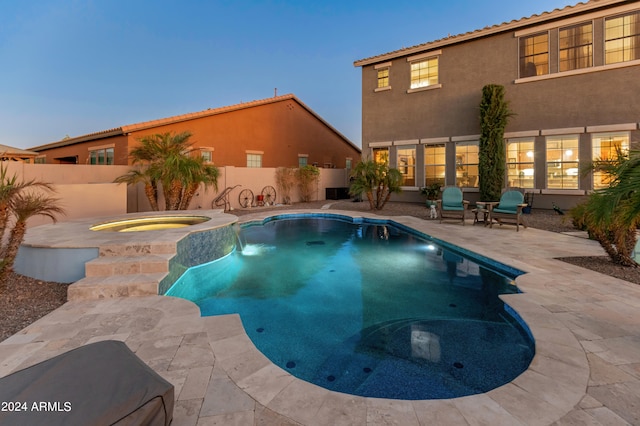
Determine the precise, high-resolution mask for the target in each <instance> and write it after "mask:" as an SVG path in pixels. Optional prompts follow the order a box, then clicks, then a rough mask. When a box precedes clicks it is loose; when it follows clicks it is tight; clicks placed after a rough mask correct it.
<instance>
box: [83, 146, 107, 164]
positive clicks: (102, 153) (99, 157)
mask: <svg viewBox="0 0 640 426" xmlns="http://www.w3.org/2000/svg"><path fill="white" fill-rule="evenodd" d="M89 164H98V165H103V164H106V165H111V164H113V148H99V149H91V150H89Z"/></svg>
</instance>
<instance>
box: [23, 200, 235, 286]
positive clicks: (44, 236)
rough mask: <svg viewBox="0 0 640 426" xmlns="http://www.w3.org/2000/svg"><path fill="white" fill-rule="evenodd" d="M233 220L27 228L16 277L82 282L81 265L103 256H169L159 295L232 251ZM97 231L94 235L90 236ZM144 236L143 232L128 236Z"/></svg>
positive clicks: (167, 217) (222, 216)
mask: <svg viewBox="0 0 640 426" xmlns="http://www.w3.org/2000/svg"><path fill="white" fill-rule="evenodd" d="M237 219H238V218H237V217H235V216H233V215H229V214H226V213H224V211H222V210H186V211H180V212H166V211H160V212H144V213H129V214H122V215H119V216H111V217H98V218H96V217H93V218H81V219H74V220H70V221H63V222H58V223H55V224H47V225H40V226H36V227H33V228H29V231H28V232H27V235H26V238H25V241H24V242H23V243H22V245H21V246H20V250H19V251H18V257H17V258H16V262H15V265H14V267H15V270H16V272H18V273H20V274H22V275H26V276H29V277H32V278H36V279H41V280H45V281H56V282H62V283H73V282H76V281H79V280H81V279H83V278H85V276H86V274H85V264H86V263H87V262H90V261H92V260H94V259H96V258H98V257H99V256H100V253H106V255H107V256H124V257H131V256H132V255H138V254H139V255H144V254H145V253H146V254H154V253H160V252H161V253H167V250H169V251H170V252H171V253H174V252H175V255H174V256H173V257H172V258H171V259H170V261H169V262H170V264H169V274H168V275H167V276H166V277H165V278H164V279H163V280H162V283H161V284H160V287H159V288H160V294H162V293H163V292H164V291H166V289H167V288H168V287H169V286H170V285H171V284H173V282H174V281H175V280H176V279H177V278H178V277H179V276H180V275H181V274H182V272H183V271H184V270H186V269H187V268H189V267H191V266H194V265H199V264H202V263H207V262H210V261H212V260H215V259H218V258H220V257H223V256H225V255H227V254H228V253H229V252H230V251H231V250H233V248H234V247H235V242H236V238H237V237H236V234H235V231H234V229H233V227H232V225H233V224H234V223H235V222H236V221H237ZM96 231H98V232H96ZM132 231H148V232H132Z"/></svg>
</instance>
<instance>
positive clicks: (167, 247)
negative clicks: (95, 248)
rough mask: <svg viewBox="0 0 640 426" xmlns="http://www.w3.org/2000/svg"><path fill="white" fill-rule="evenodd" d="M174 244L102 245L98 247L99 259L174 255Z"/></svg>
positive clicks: (160, 242)
mask: <svg viewBox="0 0 640 426" xmlns="http://www.w3.org/2000/svg"><path fill="white" fill-rule="evenodd" d="M176 251H177V249H176V243H175V242H164V241H156V242H144V243H139V244H138V243H127V244H103V245H101V246H100V252H99V255H100V257H122V256H127V257H131V256H146V255H149V254H171V253H174V254H175V253H176Z"/></svg>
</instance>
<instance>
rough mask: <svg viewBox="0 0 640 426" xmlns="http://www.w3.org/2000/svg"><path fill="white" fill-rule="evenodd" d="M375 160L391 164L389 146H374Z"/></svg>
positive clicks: (379, 162)
mask: <svg viewBox="0 0 640 426" xmlns="http://www.w3.org/2000/svg"><path fill="white" fill-rule="evenodd" d="M373 161H374V162H375V163H378V164H389V148H386V147H385V148H373Z"/></svg>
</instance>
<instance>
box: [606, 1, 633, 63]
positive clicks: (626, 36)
mask: <svg viewBox="0 0 640 426" xmlns="http://www.w3.org/2000/svg"><path fill="white" fill-rule="evenodd" d="M633 15H635V16H636V19H637V22H636V23H629V24H626V23H625V22H624V19H625V18H627V17H631V16H633ZM615 19H622V20H623V23H622V25H621V26H620V25H619V26H617V27H611V28H619V27H622V35H621V36H611V37H610V36H609V34H608V30H609V29H610V28H608V27H607V23H608V22H610V21H613V20H615ZM627 25H628V26H629V27H631V26H637V29H636V31H637V32H636V33H631V34H625V29H626V27H627ZM603 33H604V64H605V65H611V64H619V63H623V62H631V61H635V60H640V10H634V11H630V12H626V13H620V14H617V15H612V16H606V17H605V18H604V28H603ZM634 38H637V40H638V46H636V47H635V48H631V47H627V46H626V44H627V42H628V41H631V43H630V44H631V45H633V44H634V43H633V39H634ZM617 41H620V42H621V44H622V47H621V48H618V49H615V48H609V47H608V45H609V44H610V43H611V44H613V42H617ZM619 52H620V53H622V59H620V60H612V61H610V60H609V57H610V55H611V56H613V54H614V53H619ZM627 52H629V53H630V54H633V56H634V57H629V58H625V56H626V54H627Z"/></svg>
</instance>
